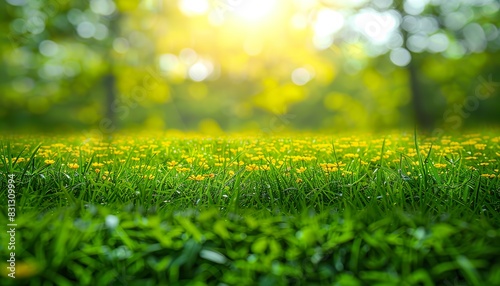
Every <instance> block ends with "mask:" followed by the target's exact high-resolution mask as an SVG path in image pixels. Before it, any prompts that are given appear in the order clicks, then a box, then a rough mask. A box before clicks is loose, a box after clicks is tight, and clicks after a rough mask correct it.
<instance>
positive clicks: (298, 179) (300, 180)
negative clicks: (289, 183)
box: [295, 178, 304, 184]
mask: <svg viewBox="0 0 500 286" xmlns="http://www.w3.org/2000/svg"><path fill="white" fill-rule="evenodd" d="M295 181H296V182H297V183H298V184H300V183H302V182H303V181H304V180H302V179H301V178H297V180H295Z"/></svg>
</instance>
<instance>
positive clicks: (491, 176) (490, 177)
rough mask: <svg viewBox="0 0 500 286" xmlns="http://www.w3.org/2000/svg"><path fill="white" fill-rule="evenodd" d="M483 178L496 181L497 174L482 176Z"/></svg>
mask: <svg viewBox="0 0 500 286" xmlns="http://www.w3.org/2000/svg"><path fill="white" fill-rule="evenodd" d="M481 177H484V178H489V179H494V178H495V177H496V175H495V174H481Z"/></svg>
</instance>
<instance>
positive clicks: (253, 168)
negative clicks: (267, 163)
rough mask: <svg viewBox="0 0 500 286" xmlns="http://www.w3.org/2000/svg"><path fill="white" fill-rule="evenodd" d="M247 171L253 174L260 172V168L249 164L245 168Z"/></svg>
mask: <svg viewBox="0 0 500 286" xmlns="http://www.w3.org/2000/svg"><path fill="white" fill-rule="evenodd" d="M245 170H247V171H249V172H251V171H258V170H259V166H257V165H255V164H249V165H247V166H246V167H245Z"/></svg>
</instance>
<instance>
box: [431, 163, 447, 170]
mask: <svg viewBox="0 0 500 286" xmlns="http://www.w3.org/2000/svg"><path fill="white" fill-rule="evenodd" d="M446 166H447V165H446V164H441V163H434V167H436V168H438V169H442V168H446Z"/></svg>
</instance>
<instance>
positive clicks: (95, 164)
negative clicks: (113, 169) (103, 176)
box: [92, 162, 104, 168]
mask: <svg viewBox="0 0 500 286" xmlns="http://www.w3.org/2000/svg"><path fill="white" fill-rule="evenodd" d="M102 166H104V164H103V163H97V162H96V163H92V167H97V168H100V167H102Z"/></svg>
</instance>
